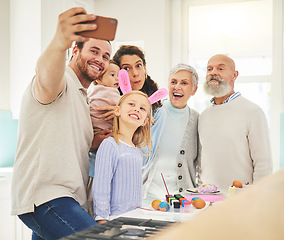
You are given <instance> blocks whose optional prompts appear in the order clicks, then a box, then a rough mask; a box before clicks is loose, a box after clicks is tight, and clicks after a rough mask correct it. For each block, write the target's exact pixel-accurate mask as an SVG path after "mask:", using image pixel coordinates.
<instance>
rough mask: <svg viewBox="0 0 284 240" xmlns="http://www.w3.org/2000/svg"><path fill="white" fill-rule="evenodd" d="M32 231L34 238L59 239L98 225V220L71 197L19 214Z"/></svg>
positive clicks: (52, 201)
mask: <svg viewBox="0 0 284 240" xmlns="http://www.w3.org/2000/svg"><path fill="white" fill-rule="evenodd" d="M19 218H20V219H21V220H22V221H23V223H24V224H25V225H27V226H28V227H29V228H30V229H31V230H32V231H33V235H32V240H39V239H52V240H54V239H59V238H62V237H65V236H68V235H70V234H72V233H75V232H79V231H82V230H84V229H87V228H90V227H93V226H95V225H97V223H96V221H95V220H94V219H93V218H92V217H91V216H90V215H89V214H88V213H87V212H86V211H85V210H84V209H83V208H82V207H81V206H80V204H79V203H78V202H77V201H75V200H74V199H73V198H70V197H61V198H57V199H54V200H51V201H49V202H46V203H44V204H42V205H40V206H38V207H36V206H35V211H34V212H31V213H25V214H22V215H19Z"/></svg>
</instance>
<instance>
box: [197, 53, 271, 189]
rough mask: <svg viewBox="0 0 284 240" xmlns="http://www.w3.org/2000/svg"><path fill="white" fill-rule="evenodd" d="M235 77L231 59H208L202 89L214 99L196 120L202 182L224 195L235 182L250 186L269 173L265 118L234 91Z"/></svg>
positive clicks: (269, 152) (223, 57)
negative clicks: (249, 184)
mask: <svg viewBox="0 0 284 240" xmlns="http://www.w3.org/2000/svg"><path fill="white" fill-rule="evenodd" d="M237 77H238V71H236V70H235V63H234V61H233V60H232V59H231V58H229V57H227V56H225V55H222V54H219V55H215V56H213V57H211V58H210V59H209V61H208V65H207V75H206V82H205V84H204V90H205V92H206V93H208V94H210V95H213V98H212V100H211V103H212V105H211V106H209V107H208V108H207V109H205V111H204V112H203V113H201V115H200V119H199V137H200V143H201V147H202V152H201V169H202V174H201V179H202V181H203V182H206V183H211V184H215V185H217V186H218V187H219V188H220V189H221V191H223V192H226V191H227V190H228V188H229V186H230V185H231V184H232V182H233V181H234V180H236V179H237V180H240V181H241V182H242V183H245V182H249V183H253V182H254V181H256V180H259V179H260V178H262V177H264V176H265V175H268V174H270V173H271V171H272V159H271V148H270V140H269V130H268V126H267V120H266V117H265V115H264V113H263V111H262V109H261V108H260V107H259V106H257V105H256V104H254V103H252V102H251V101H249V100H247V99H246V98H244V97H243V96H242V95H241V94H240V93H239V92H235V91H234V83H235V80H236V79H237Z"/></svg>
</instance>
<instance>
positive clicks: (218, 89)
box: [203, 75, 232, 98]
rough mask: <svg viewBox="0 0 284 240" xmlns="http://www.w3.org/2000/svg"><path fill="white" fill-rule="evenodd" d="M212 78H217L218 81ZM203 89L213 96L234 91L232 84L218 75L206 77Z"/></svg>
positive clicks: (220, 95)
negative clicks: (212, 80)
mask: <svg viewBox="0 0 284 240" xmlns="http://www.w3.org/2000/svg"><path fill="white" fill-rule="evenodd" d="M211 79H214V80H217V81H218V82H214V83H212V82H211ZM203 89H204V91H205V92H206V93H207V94H208V95H212V96H213V97H217V98H219V97H223V96H226V95H228V94H229V93H230V92H231V91H232V87H231V86H230V84H229V83H228V82H227V81H226V80H224V79H222V78H220V77H219V76H216V75H214V76H211V75H210V76H208V77H207V78H206V82H205V83H204V85H203Z"/></svg>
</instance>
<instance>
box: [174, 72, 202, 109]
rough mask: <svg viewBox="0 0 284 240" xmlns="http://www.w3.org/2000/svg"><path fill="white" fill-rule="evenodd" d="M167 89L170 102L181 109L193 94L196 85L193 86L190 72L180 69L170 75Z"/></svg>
mask: <svg viewBox="0 0 284 240" xmlns="http://www.w3.org/2000/svg"><path fill="white" fill-rule="evenodd" d="M168 89H169V98H170V102H171V104H172V105H173V106H174V107H175V108H179V109H181V108H184V107H185V106H186V104H187V101H188V99H189V98H190V97H191V96H193V95H194V94H195V92H196V90H197V86H193V81H192V74H191V73H190V72H189V71H187V70H180V71H178V72H176V73H173V74H171V75H170V78H169V85H168Z"/></svg>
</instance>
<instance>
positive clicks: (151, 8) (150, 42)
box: [94, 0, 171, 87]
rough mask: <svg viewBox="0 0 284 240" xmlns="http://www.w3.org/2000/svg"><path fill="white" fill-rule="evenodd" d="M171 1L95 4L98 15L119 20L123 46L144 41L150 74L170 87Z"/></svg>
mask: <svg viewBox="0 0 284 240" xmlns="http://www.w3.org/2000/svg"><path fill="white" fill-rule="evenodd" d="M170 3H171V1H170V0H154V1H153V0H143V1H141V0H120V1H117V0H104V1H101V0H94V13H95V14H97V15H103V16H107V17H114V18H117V19H118V28H117V33H116V38H115V41H114V42H113V43H112V45H113V50H116V46H117V44H118V43H119V42H128V41H143V42H144V49H143V50H144V52H145V57H146V62H147V71H148V74H149V75H150V76H151V77H152V79H153V80H154V81H156V82H157V83H158V85H159V87H166V83H167V77H168V72H169V70H170V68H171V11H170Z"/></svg>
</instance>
